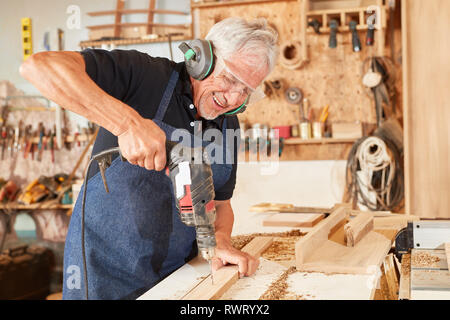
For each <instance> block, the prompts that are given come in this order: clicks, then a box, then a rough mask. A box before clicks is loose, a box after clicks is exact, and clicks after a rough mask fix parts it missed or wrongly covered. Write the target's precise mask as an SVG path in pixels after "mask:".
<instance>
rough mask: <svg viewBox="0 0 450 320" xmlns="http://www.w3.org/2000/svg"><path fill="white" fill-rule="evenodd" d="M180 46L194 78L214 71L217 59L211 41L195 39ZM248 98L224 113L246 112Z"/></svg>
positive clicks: (190, 73)
mask: <svg viewBox="0 0 450 320" xmlns="http://www.w3.org/2000/svg"><path fill="white" fill-rule="evenodd" d="M178 48H179V49H180V50H181V51H182V52H183V54H184V61H185V62H186V70H187V72H188V73H189V75H190V76H191V77H192V78H194V79H195V80H200V81H202V80H204V79H206V78H207V77H208V76H209V75H210V74H211V73H212V72H213V70H214V65H215V62H216V59H215V56H214V51H213V45H212V43H211V41H208V40H202V39H194V40H191V41H189V42H188V43H186V42H182V43H181V44H180V45H179V46H178ZM247 100H248V98H247V99H245V101H244V103H243V104H242V105H241V106H239V107H237V108H236V109H234V110H232V111H229V112H226V113H224V115H227V116H232V115H235V114H238V113H242V112H244V111H245V109H246V108H247V106H246V103H247Z"/></svg>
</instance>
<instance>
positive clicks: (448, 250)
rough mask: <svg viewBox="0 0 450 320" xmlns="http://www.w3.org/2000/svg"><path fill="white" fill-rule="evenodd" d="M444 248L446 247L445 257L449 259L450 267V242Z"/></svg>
mask: <svg viewBox="0 0 450 320" xmlns="http://www.w3.org/2000/svg"><path fill="white" fill-rule="evenodd" d="M444 247H445V255H446V258H447V265H450V242H447V243H446V244H445V246H444Z"/></svg>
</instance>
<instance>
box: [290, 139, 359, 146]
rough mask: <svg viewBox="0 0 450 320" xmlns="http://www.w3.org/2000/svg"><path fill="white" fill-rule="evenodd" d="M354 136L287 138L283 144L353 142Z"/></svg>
mask: <svg viewBox="0 0 450 320" xmlns="http://www.w3.org/2000/svg"><path fill="white" fill-rule="evenodd" d="M355 141H356V139H354V138H351V139H349V138H320V139H319V138H318V139H301V138H289V139H286V140H284V144H288V145H289V144H327V143H351V144H353V143H355Z"/></svg>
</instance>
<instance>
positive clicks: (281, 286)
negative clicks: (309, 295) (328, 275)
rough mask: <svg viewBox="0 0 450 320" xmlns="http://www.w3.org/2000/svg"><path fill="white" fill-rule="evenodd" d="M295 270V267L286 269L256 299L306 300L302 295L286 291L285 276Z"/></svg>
mask: <svg viewBox="0 0 450 320" xmlns="http://www.w3.org/2000/svg"><path fill="white" fill-rule="evenodd" d="M294 272H297V269H296V268H295V267H290V268H289V269H287V270H286V271H285V272H284V273H283V274H282V275H281V276H280V277H279V278H278V279H277V280H275V281H274V282H273V283H272V284H271V285H270V287H269V288H268V289H267V290H266V292H264V293H263V294H262V295H261V297H259V299H258V300H306V298H305V297H303V296H302V295H297V294H293V293H290V292H288V290H287V289H288V284H287V278H288V277H289V275H290V274H292V273H294Z"/></svg>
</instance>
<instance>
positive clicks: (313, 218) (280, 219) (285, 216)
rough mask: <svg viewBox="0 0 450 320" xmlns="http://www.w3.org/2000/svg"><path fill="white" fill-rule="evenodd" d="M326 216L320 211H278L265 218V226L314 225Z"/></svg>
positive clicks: (263, 223)
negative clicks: (298, 212) (303, 212)
mask: <svg viewBox="0 0 450 320" xmlns="http://www.w3.org/2000/svg"><path fill="white" fill-rule="evenodd" d="M323 218H324V215H323V214H320V213H310V214H308V213H305V214H297V213H278V214H275V215H273V216H271V217H268V218H267V219H265V220H263V222H262V225H263V226H264V227H294V228H295V227H313V226H315V225H316V224H317V223H318V222H319V221H320V220H322V219H323Z"/></svg>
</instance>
